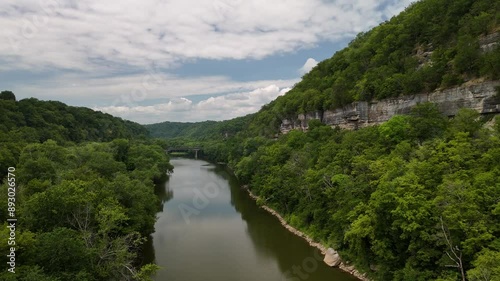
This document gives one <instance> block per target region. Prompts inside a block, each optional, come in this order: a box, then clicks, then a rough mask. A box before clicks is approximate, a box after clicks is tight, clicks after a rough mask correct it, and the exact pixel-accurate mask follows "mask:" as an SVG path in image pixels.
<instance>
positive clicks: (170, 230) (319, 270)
mask: <svg viewBox="0 0 500 281" xmlns="http://www.w3.org/2000/svg"><path fill="white" fill-rule="evenodd" d="M171 163H172V164H173V165H174V167H175V168H174V173H173V174H172V175H171V176H170V178H169V180H168V181H167V182H166V183H165V186H164V188H163V187H162V188H161V190H159V195H160V197H161V198H162V202H163V211H161V212H159V213H158V214H157V217H158V220H157V222H156V225H155V232H154V233H153V234H152V239H151V241H150V242H149V245H148V246H149V247H147V249H146V251H145V253H144V254H145V255H146V259H149V260H150V261H152V260H154V261H155V262H156V264H158V265H159V266H161V267H162V269H161V270H160V271H159V272H158V273H157V275H156V276H155V278H154V280H156V281H281V280H283V281H284V280H289V281H299V280H308V281H354V280H357V279H355V278H354V277H352V276H351V275H349V274H347V273H344V272H342V271H340V270H338V269H334V268H330V267H328V266H327V265H325V264H324V263H323V261H322V258H323V257H322V256H320V255H319V253H318V250H316V249H314V248H312V247H310V246H309V245H308V244H307V242H306V241H304V240H303V239H301V238H300V237H298V236H296V235H293V234H292V233H290V232H289V231H287V230H286V229H285V228H284V227H283V226H281V224H280V223H279V221H278V219H277V218H275V217H273V216H272V215H270V214H269V213H267V212H266V211H264V210H263V209H261V208H258V207H257V206H256V204H255V202H254V201H253V200H252V199H251V198H250V197H249V196H248V194H247V193H246V191H245V190H243V189H242V188H241V187H240V186H239V184H238V181H237V179H236V178H235V177H234V176H232V175H230V174H229V173H227V172H226V171H225V170H224V169H223V168H221V167H218V166H216V165H213V164H210V163H208V162H205V161H202V160H194V159H184V158H174V159H172V160H171Z"/></svg>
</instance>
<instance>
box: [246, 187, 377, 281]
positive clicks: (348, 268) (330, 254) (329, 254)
mask: <svg viewBox="0 0 500 281" xmlns="http://www.w3.org/2000/svg"><path fill="white" fill-rule="evenodd" d="M243 188H244V189H245V190H246V191H247V192H248V194H249V195H250V197H251V198H252V199H254V200H255V201H257V200H258V199H259V197H258V196H256V195H255V194H253V193H252V192H251V191H250V189H249V188H248V186H243ZM260 207H261V208H262V209H264V210H266V211H267V212H268V213H270V214H272V215H273V216H275V217H277V218H278V220H279V221H280V223H281V225H283V226H284V227H285V228H286V229H288V231H290V232H291V233H293V234H295V235H297V236H299V237H302V238H303V239H305V240H306V241H307V243H309V245H311V246H312V247H315V248H317V249H318V250H320V251H321V253H322V254H323V255H325V259H324V261H325V263H326V264H328V265H329V266H337V267H338V268H340V269H342V270H343V271H345V272H347V273H349V274H352V275H353V276H355V277H356V278H358V279H359V280H362V281H371V280H370V279H368V278H367V277H366V276H365V274H362V273H360V272H359V271H357V270H356V268H354V266H353V265H348V264H346V263H344V262H343V261H342V260H341V259H340V256H339V255H338V253H337V252H336V251H335V250H333V249H331V248H326V247H325V246H323V245H322V244H321V243H318V242H316V241H314V240H313V239H312V238H311V237H309V236H307V235H306V234H304V233H303V232H302V231H300V230H298V229H296V228H295V227H293V226H291V225H289V224H288V223H287V222H286V220H285V219H284V218H283V217H282V216H281V215H280V214H279V213H278V212H276V211H275V210H273V209H271V208H269V207H268V206H266V205H262V206H260Z"/></svg>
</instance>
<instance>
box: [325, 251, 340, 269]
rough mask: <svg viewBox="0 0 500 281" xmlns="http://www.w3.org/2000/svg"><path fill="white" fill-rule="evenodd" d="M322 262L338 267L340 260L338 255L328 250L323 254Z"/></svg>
mask: <svg viewBox="0 0 500 281" xmlns="http://www.w3.org/2000/svg"><path fill="white" fill-rule="evenodd" d="M323 261H324V262H325V263H326V264H328V265H329V266H334V267H335V266H339V265H340V263H341V262H342V260H341V259H340V255H339V253H337V251H335V250H334V249H332V248H328V250H326V253H325V258H324V259H323Z"/></svg>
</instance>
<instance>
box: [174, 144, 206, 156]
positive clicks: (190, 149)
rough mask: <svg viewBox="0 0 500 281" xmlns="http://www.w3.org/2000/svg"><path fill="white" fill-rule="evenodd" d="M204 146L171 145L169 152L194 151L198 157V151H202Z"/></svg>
mask: <svg viewBox="0 0 500 281" xmlns="http://www.w3.org/2000/svg"><path fill="white" fill-rule="evenodd" d="M202 150H203V148H201V147H198V146H195V147H189V146H178V147H169V148H167V153H168V154H170V153H172V152H186V153H190V152H194V158H196V159H198V152H199V151H202Z"/></svg>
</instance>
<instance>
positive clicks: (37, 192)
mask: <svg viewBox="0 0 500 281" xmlns="http://www.w3.org/2000/svg"><path fill="white" fill-rule="evenodd" d="M0 112H1V114H0V120H1V121H0V151H1V153H0V158H1V159H0V165H1V167H0V168H1V171H0V175H1V178H0V181H1V182H3V184H2V185H1V190H2V192H1V193H0V202H1V210H0V220H1V221H2V227H1V230H0V239H1V240H2V241H5V243H1V245H0V251H1V252H2V253H10V254H12V251H11V247H13V246H14V247H15V251H14V255H15V258H16V261H17V263H16V268H15V269H14V270H15V273H16V274H12V273H11V272H8V271H7V270H6V269H5V270H2V272H1V273H0V279H1V280H25V281H32V280H39V281H49V280H50V281H64V280H88V281H97V280H149V279H150V275H151V274H152V273H154V271H155V270H156V269H157V267H156V266H155V265H152V264H147V265H141V264H140V262H139V259H138V255H139V252H140V249H141V245H142V243H143V242H144V241H145V237H148V236H149V234H150V233H151V232H152V231H153V230H154V223H155V215H156V212H157V211H158V208H159V202H158V201H159V200H158V198H157V197H156V195H155V194H154V183H155V182H160V181H162V180H164V177H165V176H166V174H167V173H168V172H169V171H172V168H173V167H172V166H171V165H170V163H169V160H168V157H167V155H166V154H165V152H164V149H163V148H162V147H160V146H159V145H157V144H155V142H154V141H152V140H150V139H147V138H146V136H147V134H148V132H147V130H146V129H145V128H144V127H142V126H141V125H139V124H136V123H133V122H130V121H124V120H121V119H119V118H115V117H112V116H111V115H108V114H103V113H100V112H95V111H92V110H90V109H87V108H76V107H70V106H67V105H65V104H63V103H60V102H53V101H49V102H46V101H39V100H37V99H33V98H31V99H25V100H21V101H16V99H15V96H14V94H13V93H12V92H7V91H4V92H2V93H0ZM13 183H15V184H13ZM9 187H10V188H12V187H15V191H13V190H12V189H9ZM8 191H9V192H15V201H12V200H11V199H8V196H9V192H8ZM9 197H11V196H9ZM8 202H9V205H8V206H7V203H8ZM7 211H8V212H7ZM12 211H14V213H11V212H12ZM11 214H15V216H14V217H15V218H16V219H17V221H18V222H17V224H16V228H15V233H16V235H15V240H13V243H7V241H11V240H9V239H8V238H9V237H12V236H11V232H12V229H11V228H8V227H7V226H8V225H10V222H7V219H9V218H10V219H12V217H13V216H11ZM10 254H9V255H10ZM10 259H11V258H10V257H8V256H6V255H5V254H4V255H2V261H3V264H4V266H5V265H7V267H8V268H12V267H11V266H9V264H8V262H9V261H10Z"/></svg>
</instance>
